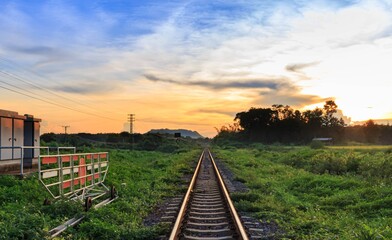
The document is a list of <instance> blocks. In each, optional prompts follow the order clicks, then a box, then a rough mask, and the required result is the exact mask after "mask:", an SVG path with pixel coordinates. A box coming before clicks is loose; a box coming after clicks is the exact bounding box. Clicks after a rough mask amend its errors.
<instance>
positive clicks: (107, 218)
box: [0, 150, 200, 240]
mask: <svg viewBox="0 0 392 240" xmlns="http://www.w3.org/2000/svg"><path fill="white" fill-rule="evenodd" d="M198 154H200V151H188V152H183V153H178V154H167V153H159V152H146V151H127V150H112V151H110V168H109V173H108V176H107V178H106V181H105V184H106V185H108V186H110V185H114V186H116V188H117V190H118V194H119V196H120V198H119V199H117V200H116V201H114V202H113V203H111V204H109V205H107V206H105V207H103V208H100V209H98V210H92V211H90V212H88V214H87V218H86V219H85V220H84V221H83V222H82V223H81V224H80V225H79V226H78V228H77V229H73V228H71V229H69V230H67V231H66V232H65V233H64V234H62V235H61V237H60V238H58V239H111V240H115V239H154V238H156V237H157V236H159V235H160V234H161V233H162V232H163V231H165V230H167V229H166V228H165V227H166V226H159V225H158V226H155V227H145V226H144V225H143V219H144V218H145V217H146V216H147V215H148V214H149V213H151V211H153V209H154V207H155V206H156V205H157V204H158V203H159V202H162V201H163V200H164V199H165V198H168V197H171V196H174V195H175V194H178V192H180V191H181V189H180V184H182V183H183V180H182V179H181V178H182V176H183V175H184V174H185V173H186V174H188V173H191V172H192V171H193V169H192V167H191V163H192V162H195V161H196V160H197V158H198ZM46 197H49V194H48V193H47V191H46V190H45V188H44V187H43V186H42V185H41V184H40V183H39V181H38V179H37V175H33V176H31V177H29V178H27V179H24V180H19V179H17V178H15V177H11V176H0V239H7V240H8V239H45V238H47V237H48V233H47V232H48V231H49V230H50V229H52V228H54V227H56V226H58V225H59V224H61V223H63V222H65V221H66V220H67V219H70V218H72V217H74V216H75V215H76V214H78V213H81V212H83V209H82V205H81V204H79V203H76V202H73V201H56V202H55V203H53V204H52V205H49V206H43V201H44V199H45V198H46Z"/></svg>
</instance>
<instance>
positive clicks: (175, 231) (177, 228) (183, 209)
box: [169, 150, 206, 240]
mask: <svg viewBox="0 0 392 240" xmlns="http://www.w3.org/2000/svg"><path fill="white" fill-rule="evenodd" d="M205 151H206V150H204V151H203V152H202V153H201V155H200V158H199V162H198V163H197V166H196V169H195V173H194V174H193V177H192V180H191V182H190V184H189V187H188V191H187V192H186V194H185V197H184V200H183V202H182V205H181V208H180V211H179V212H178V215H177V219H176V222H175V223H174V226H173V230H172V232H171V234H170V237H169V239H170V240H175V239H177V235H178V234H179V231H180V230H181V222H182V219H183V217H184V215H185V213H186V206H187V205H188V201H189V198H190V196H191V193H192V190H193V186H194V185H195V183H196V179H197V175H198V173H199V170H200V165H201V162H202V160H203V157H204V154H205Z"/></svg>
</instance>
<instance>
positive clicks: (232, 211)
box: [208, 150, 249, 240]
mask: <svg viewBox="0 0 392 240" xmlns="http://www.w3.org/2000/svg"><path fill="white" fill-rule="evenodd" d="M208 155H209V156H210V159H211V162H212V164H213V165H214V169H215V172H216V175H217V176H218V179H219V185H220V186H221V189H222V190H223V194H224V197H225V199H226V202H227V203H228V205H229V211H230V214H231V216H232V218H233V220H234V224H235V225H236V227H237V230H238V233H239V235H240V236H239V237H240V239H243V240H248V239H249V238H248V235H247V234H246V231H245V228H244V226H242V222H241V219H240V217H239V216H238V213H237V210H235V207H234V204H233V202H232V201H231V198H230V195H229V191H227V188H226V184H225V182H224V181H223V179H222V176H221V174H220V172H219V170H218V167H217V166H216V164H215V160H214V158H213V157H212V154H211V152H210V150H208Z"/></svg>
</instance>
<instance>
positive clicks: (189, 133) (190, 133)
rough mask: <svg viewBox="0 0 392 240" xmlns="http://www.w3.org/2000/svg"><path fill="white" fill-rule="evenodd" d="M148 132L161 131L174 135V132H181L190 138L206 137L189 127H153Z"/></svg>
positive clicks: (161, 132)
mask: <svg viewBox="0 0 392 240" xmlns="http://www.w3.org/2000/svg"><path fill="white" fill-rule="evenodd" d="M148 133H159V134H170V135H174V133H181V137H190V138H204V137H203V136H202V135H200V134H199V133H198V132H196V131H191V130H187V129H167V128H165V129H151V130H150V131H149V132H148Z"/></svg>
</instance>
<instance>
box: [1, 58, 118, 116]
mask: <svg viewBox="0 0 392 240" xmlns="http://www.w3.org/2000/svg"><path fill="white" fill-rule="evenodd" d="M0 61H2V62H3V63H6V64H7V65H8V66H10V67H11V68H13V69H15V70H16V71H19V70H21V71H23V72H26V73H27V74H33V75H35V76H37V77H39V78H41V79H42V80H47V77H46V76H43V75H41V74H40V73H37V72H35V71H33V70H31V69H27V68H24V67H21V66H19V65H18V64H16V63H14V62H12V61H10V60H8V59H5V58H3V57H1V56H0ZM1 72H3V74H7V75H9V76H11V77H13V78H14V79H17V80H19V81H22V82H24V83H27V84H29V85H30V86H33V87H35V88H38V89H41V90H43V91H46V92H48V93H50V94H52V95H54V96H57V97H60V98H61V99H65V100H68V101H71V102H73V103H77V104H79V105H84V106H86V107H89V108H91V107H92V106H91V105H89V104H84V103H82V102H81V101H75V100H73V99H70V98H68V97H65V96H62V95H60V94H57V93H55V92H53V91H51V90H49V89H47V88H45V87H42V86H41V85H39V84H34V83H32V82H30V81H27V80H25V79H23V78H22V77H21V76H18V75H17V74H10V73H7V72H4V71H1V70H0V73H1ZM59 85H60V86H65V85H63V84H59ZM83 97H84V98H87V97H86V96H83ZM90 100H91V99H90ZM107 106H109V105H107ZM110 107H113V106H110ZM93 110H94V109H93ZM103 111H105V112H107V113H112V114H115V113H114V112H112V111H107V110H103ZM118 121H119V120H118Z"/></svg>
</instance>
